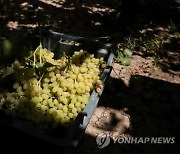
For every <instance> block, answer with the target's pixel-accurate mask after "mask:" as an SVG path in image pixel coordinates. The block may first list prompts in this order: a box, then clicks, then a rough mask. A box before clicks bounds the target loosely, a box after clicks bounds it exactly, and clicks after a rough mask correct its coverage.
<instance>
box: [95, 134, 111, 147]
mask: <svg viewBox="0 0 180 154" xmlns="http://www.w3.org/2000/svg"><path fill="white" fill-rule="evenodd" d="M110 140H111V139H110V135H109V134H106V133H101V134H99V135H98V136H97V137H96V143H97V145H98V147H99V148H104V147H106V146H108V145H109V143H110Z"/></svg>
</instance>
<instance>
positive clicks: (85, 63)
mask: <svg viewBox="0 0 180 154" xmlns="http://www.w3.org/2000/svg"><path fill="white" fill-rule="evenodd" d="M41 52H42V53H43V54H42V55H41V57H42V61H50V62H57V63H60V65H59V66H64V65H65V64H66V63H65V61H66V59H65V58H64V57H63V58H64V59H62V61H61V59H59V60H58V61H55V60H54V59H53V53H51V52H50V51H48V50H46V49H43V50H42V51H41ZM85 54H86V56H83V55H85ZM37 55H39V53H37ZM37 57H38V56H36V60H37V61H38V60H39V58H37ZM83 58H84V59H83ZM104 67H105V62H104V60H103V58H100V59H98V58H94V55H93V54H88V53H87V52H86V51H83V50H80V51H76V52H74V54H73V56H72V57H71V61H70V67H69V69H65V70H64V69H61V67H56V66H53V67H48V68H47V72H46V74H44V76H43V78H42V79H41V80H39V78H40V77H39V78H36V77H33V78H30V79H23V81H21V82H19V81H16V82H15V83H14V84H13V88H14V89H15V92H11V93H10V92H9V93H7V98H6V101H5V106H6V113H7V114H10V115H12V116H13V117H21V118H24V119H27V120H32V121H33V122H35V123H37V124H45V125H46V126H47V125H48V127H49V126H51V127H56V126H58V125H59V124H61V125H64V124H66V123H69V122H71V121H74V120H75V119H76V117H77V115H78V113H79V112H80V111H82V110H83V109H84V108H85V106H86V104H87V103H88V100H89V97H90V92H91V91H92V90H94V89H96V91H97V92H99V93H100V92H101V88H102V86H103V82H102V81H101V80H100V79H99V76H100V75H101V71H102V70H100V69H101V68H104Z"/></svg>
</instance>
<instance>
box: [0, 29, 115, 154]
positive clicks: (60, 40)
mask: <svg viewBox="0 0 180 154" xmlns="http://www.w3.org/2000/svg"><path fill="white" fill-rule="evenodd" d="M29 40H30V41H29V42H28V43H26V46H25V47H24V49H26V50H34V49H35V48H36V47H37V44H34V43H32V42H36V43H38V42H39V40H41V43H42V46H43V47H45V48H47V49H49V50H51V51H53V52H54V53H55V58H58V57H61V55H62V53H63V52H66V54H67V55H72V54H73V53H74V51H79V50H80V49H83V50H86V51H88V52H89V53H93V54H94V55H95V57H98V58H99V57H104V59H105V61H106V62H107V64H111V63H112V61H113V58H114V48H113V46H112V44H109V43H102V42H101V43H100V42H95V41H92V40H88V39H85V38H82V37H76V36H70V35H65V34H62V33H58V32H54V31H48V32H43V33H42V35H41V37H40V38H39V37H34V36H33V35H31V39H29ZM110 72H111V66H107V68H106V69H105V70H104V71H103V73H102V75H101V80H103V81H104V82H105V81H106V79H107V78H108V76H109V74H110ZM103 90H104V86H103V88H102V90H101V92H100V93H97V92H96V91H95V90H94V91H92V93H91V96H90V98H89V101H88V103H87V105H86V107H85V108H84V110H83V111H81V112H80V113H79V114H78V116H77V118H76V120H75V122H74V123H73V124H72V125H71V126H70V127H69V128H68V130H67V133H66V134H65V135H64V136H63V137H62V136H61V137H58V134H57V136H55V135H51V134H48V133H44V132H42V131H40V130H39V129H37V128H35V127H33V126H32V125H30V124H29V123H28V122H27V121H24V120H17V119H16V120H15V119H12V118H9V117H6V116H5V115H4V114H3V113H2V112H1V115H0V122H1V123H2V124H3V125H7V126H9V127H13V128H16V129H18V130H20V131H23V132H25V133H28V134H29V135H31V136H35V137H38V138H40V139H42V140H45V141H47V142H51V143H52V144H55V145H57V146H64V147H68V148H67V153H71V152H73V149H74V148H75V147H76V146H77V144H78V142H79V141H80V138H81V136H82V134H83V133H84V131H85V129H86V127H87V125H88V123H89V121H90V119H91V117H92V115H93V112H94V110H95V108H96V106H97V104H98V101H99V99H100V97H101V95H102V92H103ZM60 135H61V134H60ZM62 135H63V134H62Z"/></svg>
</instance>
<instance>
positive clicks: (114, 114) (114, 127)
mask: <svg viewBox="0 0 180 154" xmlns="http://www.w3.org/2000/svg"><path fill="white" fill-rule="evenodd" d="M129 127H130V116H129V115H126V114H125V113H124V112H123V111H121V110H117V109H113V108H109V107H108V109H107V108H105V107H101V106H99V107H97V108H96V110H95V112H94V115H93V116H92V118H91V120H90V122H89V124H88V127H87V129H86V133H87V134H89V135H91V136H94V137H96V136H97V135H98V134H100V133H103V132H104V131H106V132H107V133H109V134H110V135H121V134H124V133H125V132H126V130H127V129H128V128H129Z"/></svg>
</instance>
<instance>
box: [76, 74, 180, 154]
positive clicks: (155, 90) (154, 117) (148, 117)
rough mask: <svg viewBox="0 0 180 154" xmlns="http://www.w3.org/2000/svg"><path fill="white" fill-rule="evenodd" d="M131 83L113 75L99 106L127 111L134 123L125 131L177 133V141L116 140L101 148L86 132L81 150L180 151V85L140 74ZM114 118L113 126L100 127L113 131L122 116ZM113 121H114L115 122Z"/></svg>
mask: <svg viewBox="0 0 180 154" xmlns="http://www.w3.org/2000/svg"><path fill="white" fill-rule="evenodd" d="M129 83H130V84H129V86H128V87H127V86H125V85H124V83H123V82H122V81H121V80H120V79H113V78H110V79H109V80H108V82H107V86H106V89H105V91H104V93H103V96H102V97H101V99H100V102H99V106H100V107H106V108H112V109H117V110H119V111H123V112H124V114H125V115H127V116H128V117H129V118H130V127H129V128H127V129H125V130H124V131H121V132H122V134H124V135H130V136H133V137H175V144H150V143H147V144H125V143H124V144H113V141H111V143H112V144H110V145H109V146H107V147H105V148H103V149H100V148H98V147H97V144H96V138H95V137H94V136H91V134H85V136H84V137H83V138H82V140H81V141H80V144H79V151H78V152H80V153H97V154H101V153H112V154H117V153H127V154H129V153H139V154H144V153H149V154H150V153H155V154H156V153H157V154H159V153H167V154H169V153H174V154H175V153H178V149H179V148H178V145H177V144H178V136H179V135H180V132H179V127H180V121H179V119H180V115H179V111H180V104H179V102H180V97H179V95H180V85H179V84H173V83H169V82H166V81H162V80H156V79H152V78H149V77H144V76H139V75H133V76H131V79H130V82H129ZM110 118H111V120H110V122H109V123H106V124H105V125H106V126H111V128H109V127H108V129H107V127H106V126H105V125H104V124H103V125H102V127H101V128H100V129H102V130H103V131H102V132H110V131H111V130H113V129H114V128H116V127H117V126H116V124H117V119H120V117H119V118H118V117H117V116H116V115H114V116H111V117H110ZM111 122H114V123H113V125H112V123H111ZM98 127H99V126H98ZM98 129H99V128H98ZM111 133H112V132H111ZM122 134H120V135H122ZM81 150H82V151H83V152H82V151H81Z"/></svg>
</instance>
